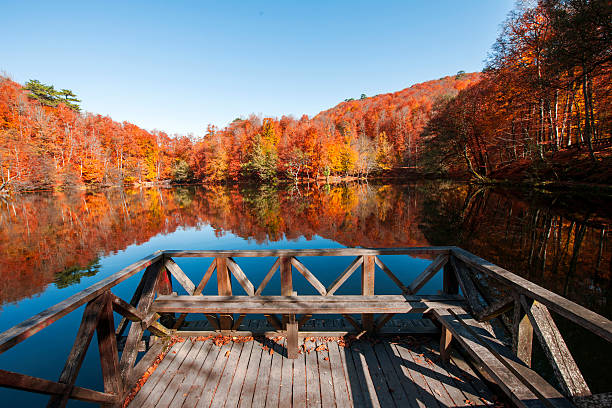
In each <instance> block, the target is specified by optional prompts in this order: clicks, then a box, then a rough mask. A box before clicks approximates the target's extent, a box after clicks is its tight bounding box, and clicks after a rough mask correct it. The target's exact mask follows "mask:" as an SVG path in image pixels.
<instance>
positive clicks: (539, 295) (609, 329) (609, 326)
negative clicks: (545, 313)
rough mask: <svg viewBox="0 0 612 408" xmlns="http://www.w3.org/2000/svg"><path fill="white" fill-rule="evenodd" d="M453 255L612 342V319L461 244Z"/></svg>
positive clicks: (453, 251)
mask: <svg viewBox="0 0 612 408" xmlns="http://www.w3.org/2000/svg"><path fill="white" fill-rule="evenodd" d="M452 255H453V256H456V257H457V258H459V259H461V260H462V261H463V262H465V263H466V264H468V265H469V266H471V267H472V268H475V269H476V270H478V271H480V272H484V273H485V274H487V275H489V276H491V277H492V278H494V279H496V280H497V281H499V282H501V283H504V284H506V285H508V286H510V287H511V289H512V290H514V291H517V292H518V293H520V294H522V295H524V296H526V297H528V298H531V299H534V300H537V301H538V302H540V303H542V304H543V305H544V306H546V307H547V308H549V309H550V310H552V311H554V312H556V313H559V314H560V315H561V316H563V317H565V318H566V319H569V320H571V321H572V322H574V323H576V324H578V325H580V326H582V327H584V328H586V329H588V330H590V331H591V332H593V333H595V334H596V335H598V336H599V337H601V338H603V339H605V340H607V341H609V342H612V321H610V320H609V319H606V318H605V317H603V316H601V315H599V314H597V313H595V312H593V311H591V310H589V309H587V308H585V307H583V306H580V305H578V304H576V303H574V302H572V301H571V300H568V299H566V298H564V297H563V296H560V295H557V294H556V293H553V292H551V291H549V290H547V289H544V288H543V287H541V286H538V285H536V284H535V283H533V282H530V281H528V280H527V279H525V278H522V277H520V276H518V275H515V274H513V273H511V272H509V271H507V270H505V269H504V268H501V267H499V266H497V265H495V264H493V263H491V262H489V261H486V260H484V259H482V258H480V257H478V256H476V255H473V254H471V253H469V252H467V251H465V250H463V249H461V248H456V247H454V248H453V249H452Z"/></svg>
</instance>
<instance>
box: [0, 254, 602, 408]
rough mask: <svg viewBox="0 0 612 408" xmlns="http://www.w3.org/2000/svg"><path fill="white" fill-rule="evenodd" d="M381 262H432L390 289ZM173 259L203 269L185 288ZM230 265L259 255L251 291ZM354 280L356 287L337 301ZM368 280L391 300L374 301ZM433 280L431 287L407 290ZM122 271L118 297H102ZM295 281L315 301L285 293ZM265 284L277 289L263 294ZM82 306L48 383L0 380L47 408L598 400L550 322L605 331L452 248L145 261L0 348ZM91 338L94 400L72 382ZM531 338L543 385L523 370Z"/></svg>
mask: <svg viewBox="0 0 612 408" xmlns="http://www.w3.org/2000/svg"><path fill="white" fill-rule="evenodd" d="M389 255H404V256H405V255H408V256H418V257H421V258H428V259H431V263H430V264H429V265H428V266H427V267H426V268H425V269H424V270H423V271H422V272H421V273H419V274H418V275H417V276H416V277H415V278H413V279H412V281H411V282H404V281H403V280H402V279H400V278H399V277H404V276H405V273H404V272H405V271H402V272H403V273H402V274H399V275H398V274H397V272H398V271H395V272H393V271H391V269H390V268H389V267H388V266H387V265H385V263H384V262H383V260H382V258H381V257H382V256H389ZM313 256H315V257H321V256H326V257H332V256H336V257H352V261H351V262H350V263H349V264H348V265H347V266H346V268H345V269H344V270H343V271H331V270H325V271H316V272H317V274H320V273H322V272H324V273H325V274H326V275H325V276H330V274H333V275H331V276H336V279H335V280H334V281H333V282H332V283H331V284H329V285H327V286H326V285H323V283H322V282H321V281H320V280H319V279H318V278H317V276H316V275H317V274H315V273H313V271H311V270H309V269H308V267H307V266H306V265H305V264H304V263H303V258H305V257H313ZM180 257H192V258H203V259H208V260H207V261H205V263H204V262H203V263H202V268H201V270H202V271H203V274H202V277H201V278H199V280H198V283H197V284H196V283H194V282H193V281H192V280H191V279H190V278H189V277H188V276H187V275H186V274H185V273H184V272H183V271H182V270H181V268H180V267H179V265H178V264H177V263H176V262H175V260H174V259H175V258H180ZM245 257H248V258H273V263H272V265H271V267H270V269H269V271H268V272H267V274H266V275H265V277H264V278H263V279H262V281H261V282H253V281H252V278H250V277H249V273H248V271H247V272H245V271H243V270H242V268H241V267H240V266H239V258H245ZM261 261H262V262H263V261H266V260H265V259H261ZM266 262H269V260H268V261H266ZM207 266H208V267H207ZM358 270H360V275H361V277H360V281H361V288H360V291H359V293H358V294H352V295H338V294H336V292H337V291H338V289H339V288H340V287H341V286H342V285H343V284H344V283H345V282H346V281H347V280H348V279H349V277H351V275H353V274H354V273H355V272H356V271H358ZM377 273H384V274H385V275H386V276H388V277H389V278H390V279H391V281H393V282H394V283H395V284H396V285H397V288H398V289H399V291H400V292H401V294H400V295H397V294H395V295H393V294H381V293H376V292H375V287H374V286H375V275H376V274H377ZM438 273H441V274H442V282H443V284H442V287H441V288H440V289H441V290H440V293H439V294H436V295H423V294H421V293H420V291H421V289H422V288H423V286H424V285H425V284H426V283H427V282H428V281H429V280H431V279H432V277H434V276H435V275H436V274H438ZM137 274H138V275H139V276H140V281H139V284H138V286H137V288H136V290H135V292H134V294H133V296H132V298H131V299H130V301H129V302H128V301H126V300H123V299H121V298H119V297H117V296H116V295H115V294H113V293H112V291H111V289H112V288H113V287H115V286H116V285H118V284H119V283H121V282H123V281H125V280H126V279H129V278H131V277H132V276H135V275H137ZM297 274H300V275H302V276H303V277H304V278H305V279H306V281H307V282H308V283H309V284H310V285H311V286H312V288H313V289H314V290H315V291H316V293H318V294H317V295H315V296H313V295H303V294H299V293H297V291H296V290H295V288H294V286H293V277H294V275H297ZM213 276H214V277H215V279H211V278H212V277H213ZM319 276H321V275H319ZM398 276H399V277H398ZM272 279H279V283H280V284H279V286H280V293H279V294H275V295H271V296H269V295H263V290H264V289H265V287H266V285H267V284H268V283H269V282H270V281H271V280H272ZM214 280H216V282H214ZM210 286H214V287H215V292H216V294H215V295H202V293H203V290H204V289H205V288H210ZM210 292H211V291H210V290H209V289H207V293H210ZM239 293H244V294H242V295H241V294H239ZM83 305H84V306H85V309H84V312H83V317H82V320H81V324H80V327H79V328H78V331H77V333H76V338H75V340H74V345H73V347H72V350H71V351H70V353H69V355H68V357H67V360H66V364H65V366H64V368H63V370H62V372H61V373H60V375H59V379H58V380H57V381H53V380H49V379H43V378H40V377H34V376H29V375H24V374H20V373H16V372H12V371H7V370H2V369H0V386H3V387H9V388H14V389H19V390H24V391H28V392H36V393H41V394H47V395H49V396H50V400H49V404H48V406H49V407H63V406H66V404H67V402H68V400H69V399H77V400H81V401H87V402H92V403H95V404H98V405H102V406H112V407H120V406H125V405H127V404H129V405H130V406H132V407H140V406H173V407H174V406H185V407H187V406H198V407H202V406H206V407H210V406H215V407H217V406H226V407H235V406H241V407H242V406H244V407H246V406H254V407H266V406H275V407H276V406H278V407H281V408H285V406H297V407H310V406H318V407H328V406H337V407H344V406H365V407H378V406H390V407H391V406H396V407H404V406H412V407H452V406H494V407H496V406H502V405H503V406H516V407H524V408H532V407H543V408H561V407H563V408H565V407H574V406H578V407H585V408H587V407H599V406H612V393H610V392H604V393H599V394H595V395H594V394H593V393H592V392H591V390H590V388H589V386H588V384H587V382H586V381H585V379H584V377H583V375H582V373H581V372H580V369H579V368H578V365H577V364H576V362H575V361H574V359H573V357H572V354H571V352H570V350H569V349H568V347H567V345H566V344H565V342H564V340H563V337H562V335H561V333H560V332H559V330H558V329H557V326H556V324H555V320H554V318H553V313H554V314H556V315H559V316H562V317H563V318H565V319H567V320H569V321H571V322H573V323H574V324H576V325H578V326H579V327H581V328H582V329H583V330H585V331H590V332H592V333H594V334H595V335H597V336H599V337H600V338H602V339H603V340H605V341H607V342H612V321H610V320H608V319H606V318H604V317H602V316H600V315H598V314H596V313H594V312H592V311H590V310H588V309H586V308H584V307H582V306H580V305H577V304H575V303H573V302H571V301H569V300H567V299H565V298H563V297H561V296H559V295H557V294H555V293H552V292H550V291H548V290H546V289H544V288H542V287H540V286H538V285H536V284H534V283H532V282H530V281H528V280H526V279H524V278H521V277H519V276H517V275H514V274H512V273H511V272H509V271H507V270H505V269H503V268H500V267H499V266H497V265H494V264H492V263H490V262H488V261H486V260H484V259H481V258H479V257H477V256H475V255H473V254H470V253H469V252H466V251H464V250H462V249H460V248H457V247H421V248H388V249H365V248H340V249H303V250H241V251H212V250H198V251H195V250H192V251H157V252H156V253H154V254H152V255H151V256H149V257H147V258H144V259H142V260H141V261H138V262H136V263H134V264H132V265H130V266H128V267H126V268H124V269H123V270H121V271H119V272H117V273H115V274H114V275H111V276H109V277H107V278H106V279H103V280H101V281H100V282H98V283H96V284H94V285H92V286H90V287H89V288H87V289H85V290H83V291H82V292H79V293H77V294H75V295H73V296H71V297H69V298H67V299H65V300H64V301H62V302H60V303H58V304H57V305H55V306H52V307H50V308H49V309H47V310H44V311H42V312H41V313H39V314H37V315H35V316H33V317H31V318H30V319H28V320H26V321H24V322H22V323H20V324H18V325H16V326H14V327H12V328H10V329H9V330H7V331H5V332H3V333H0V353H2V352H4V351H6V350H8V349H10V348H11V347H13V346H15V345H16V344H18V343H20V342H22V341H23V340H25V339H27V338H28V337H30V336H32V335H34V334H36V333H37V332H39V331H40V330H42V329H43V328H45V327H47V326H48V325H50V324H53V323H54V322H55V321H57V320H58V319H60V318H61V317H63V316H65V315H66V314H68V313H70V312H73V311H74V310H76V309H77V308H79V307H80V306H83ZM114 313H118V314H120V315H121V316H122V318H121V320H119V321H116V320H115V317H114ZM198 315H199V316H203V317H204V318H205V319H206V320H205V321H204V320H202V321H197V320H194V319H193V317H194V316H198ZM94 333H97V343H98V352H99V356H100V363H101V367H102V380H103V384H104V390H103V391H97V390H92V389H89V388H84V387H79V386H77V385H75V384H76V379H77V376H78V373H79V370H80V368H81V365H82V362H83V360H84V358H85V355H86V353H87V350H88V349H89V346H90V343H91V340H92V338H93V334H94ZM432 336H433V337H432ZM433 338H435V340H432V339H433ZM247 340H248V341H247ZM534 340H536V341H538V343H539V346H540V348H541V349H542V350H543V352H544V355H545V357H546V359H547V360H548V362H549V363H550V366H551V367H552V372H553V374H554V377H555V378H554V381H552V382H548V381H547V380H545V379H544V378H543V377H542V376H541V373H538V372H537V371H536V370H534V368H533V367H532V364H531V360H532V348H533V342H534ZM162 357H163V358H162ZM611 388H612V384H611ZM610 391H612V389H611V390H610ZM494 395H495V397H494Z"/></svg>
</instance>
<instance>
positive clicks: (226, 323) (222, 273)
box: [216, 257, 234, 331]
mask: <svg viewBox="0 0 612 408" xmlns="http://www.w3.org/2000/svg"><path fill="white" fill-rule="evenodd" d="M216 262H217V288H218V291H219V292H218V293H219V296H231V295H232V280H231V276H230V272H229V269H228V268H227V258H224V257H220V258H217V259H216ZM233 324H234V317H233V316H232V315H231V314H220V315H219V326H220V328H221V330H222V331H223V330H231V329H232V326H233Z"/></svg>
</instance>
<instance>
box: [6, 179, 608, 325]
mask: <svg viewBox="0 0 612 408" xmlns="http://www.w3.org/2000/svg"><path fill="white" fill-rule="evenodd" d="M0 204H1V206H0V225H1V228H0V253H1V254H2V256H1V257H0V278H1V279H2V284H1V285H0V303H6V302H11V301H17V300H19V299H21V298H23V297H27V296H32V295H34V294H36V293H39V292H40V291H42V290H43V289H44V287H45V286H46V285H47V284H49V283H51V282H55V283H56V284H57V285H58V286H61V287H64V286H67V285H70V284H72V283H75V282H78V280H79V279H80V278H81V277H83V276H91V275H93V274H95V273H96V272H97V270H98V269H99V267H100V265H99V258H100V257H101V256H103V255H107V254H110V253H112V252H114V251H119V250H123V249H125V248H126V247H128V246H129V245H132V244H141V243H144V242H146V241H148V240H149V239H150V238H151V237H152V236H154V235H156V234H169V233H172V232H174V231H175V230H176V228H177V227H180V226H185V227H192V226H199V225H205V224H210V225H211V226H212V227H213V228H214V229H215V231H216V233H217V235H218V236H222V235H223V234H224V233H226V232H231V233H233V234H235V235H237V236H239V237H243V238H248V239H252V240H254V241H255V242H257V243H266V242H269V241H280V240H283V239H288V240H293V239H298V238H300V237H305V238H307V239H312V238H313V237H315V236H320V237H323V238H327V239H330V240H333V241H337V242H339V243H341V244H343V245H346V246H365V247H393V246H415V245H448V244H451V245H459V246H462V247H465V248H466V249H467V250H469V251H472V252H474V253H476V254H478V255H480V256H482V257H484V258H486V259H489V260H491V261H492V262H495V263H498V264H500V265H501V266H504V267H506V268H508V269H509V270H511V271H513V272H515V273H518V274H521V275H523V276H525V277H527V278H529V279H531V280H534V281H535V282H537V283H539V284H541V285H543V286H545V287H547V288H549V289H551V290H554V291H555V292H558V293H561V294H563V295H565V296H567V297H569V298H572V299H574V300H576V301H578V302H580V303H582V304H585V306H588V307H592V308H594V309H595V310H599V311H600V312H602V313H604V314H606V315H612V312H610V311H609V310H602V309H605V308H606V307H607V308H609V306H606V304H605V302H606V299H607V298H609V296H610V290H609V285H610V278H611V277H612V273H611V271H610V258H611V256H612V248H611V242H610V234H609V232H608V231H609V226H610V220H611V219H612V214H611V213H610V212H609V211H610V210H607V208H612V206H610V205H609V202H607V203H606V202H597V201H595V202H586V201H585V199H584V198H581V201H580V202H575V201H571V200H570V199H568V198H566V197H565V198H564V197H552V198H551V197H549V196H543V197H542V196H538V195H522V194H521V193H517V192H512V193H509V192H507V191H500V190H488V189H477V188H474V187H469V186H468V185H464V184H456V183H440V182H432V183H419V184H412V185H403V186H399V185H373V184H357V183H355V184H341V185H325V186H317V185H314V184H313V185H299V186H290V187H287V188H278V187H273V186H270V185H263V186H250V187H248V186H240V187H238V186H222V185H216V186H212V187H210V188H207V189H203V188H198V187H188V188H174V189H142V190H127V191H124V190H120V189H116V190H106V191H104V192H99V193H93V194H92V193H87V194H86V193H83V192H77V193H72V194H68V193H64V194H60V193H55V194H51V193H49V194H36V195H25V196H22V197H20V199H19V200H16V201H12V202H3V201H0ZM575 209H579V210H575ZM606 211H607V212H606ZM202 245H206V243H205V242H204V243H202Z"/></svg>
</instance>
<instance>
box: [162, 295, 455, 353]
mask: <svg viewBox="0 0 612 408" xmlns="http://www.w3.org/2000/svg"><path fill="white" fill-rule="evenodd" d="M463 304H464V301H463V298H462V297H460V296H454V297H453V296H450V297H449V296H448V295H445V296H435V295H434V296H416V295H414V296H409V295H377V296H363V295H348V296H297V295H296V296H201V295H200V296H177V295H165V296H158V298H157V299H156V300H155V302H153V305H152V310H153V312H156V313H203V314H215V313H219V314H233V313H240V314H243V315H244V314H264V315H274V314H281V315H284V316H286V318H285V319H284V320H285V325H284V326H285V327H284V330H283V331H284V335H285V336H286V338H287V356H288V357H289V358H296V357H297V356H298V322H297V321H296V318H295V315H302V316H311V315H314V314H339V315H344V316H346V315H351V314H375V313H376V314H384V315H385V316H389V318H390V317H392V316H393V315H394V314H397V313H427V312H429V311H431V310H433V309H436V308H449V307H451V308H452V307H460V306H462V305H463ZM281 333H282V332H281Z"/></svg>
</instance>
